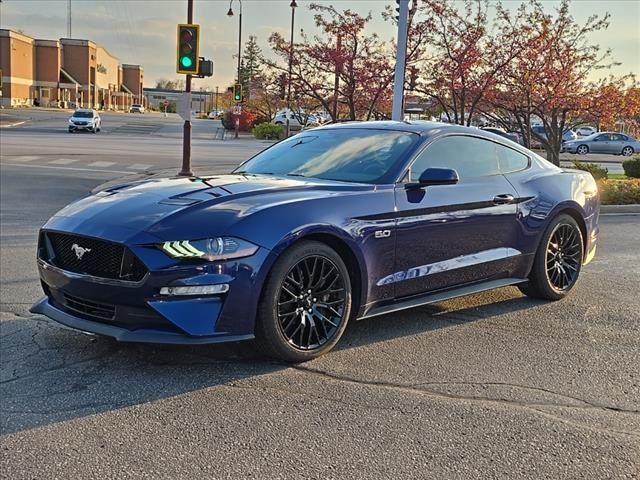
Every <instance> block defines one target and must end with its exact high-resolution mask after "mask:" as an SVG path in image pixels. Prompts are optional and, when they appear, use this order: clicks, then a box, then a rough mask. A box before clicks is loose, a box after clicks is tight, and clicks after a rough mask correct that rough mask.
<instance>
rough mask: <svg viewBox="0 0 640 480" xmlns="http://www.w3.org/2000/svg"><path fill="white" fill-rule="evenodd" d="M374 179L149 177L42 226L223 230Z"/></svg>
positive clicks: (138, 233) (134, 233) (122, 234)
mask: <svg viewBox="0 0 640 480" xmlns="http://www.w3.org/2000/svg"><path fill="white" fill-rule="evenodd" d="M373 188H374V186H372V185H363V184H350V183H344V182H332V181H324V180H318V179H304V178H302V179H297V178H295V179H294V178H289V177H275V176H269V175H257V176H253V175H216V176H210V177H177V178H159V179H158V178H151V179H146V180H137V181H132V182H125V183H121V184H116V185H111V186H109V187H107V188H106V189H104V190H99V191H96V192H94V193H93V194H92V195H90V196H88V197H85V198H83V199H81V200H78V201H76V202H74V203H72V204H70V205H68V206H67V207H65V208H63V209H62V210H60V211H59V212H58V213H56V215H55V216H54V217H52V218H51V220H49V222H47V224H46V225H45V227H44V228H46V229H51V230H60V231H71V232H74V233H77V234H80V235H87V236H95V237H99V238H105V239H108V240H112V241H117V242H133V243H147V242H156V241H166V240H180V239H193V238H205V237H210V236H216V235H224V234H225V231H226V230H227V229H228V228H229V227H230V226H231V225H232V224H233V223H234V222H236V221H238V220H239V219H242V218H243V217H245V216H247V215H251V214H252V213H255V212H257V211H260V210H262V209H265V208H269V207H272V206H275V205H281V204H283V203H290V202H300V201H305V200H307V199H316V198H319V197H326V196H329V195H343V194H344V193H345V191H349V190H370V189H373Z"/></svg>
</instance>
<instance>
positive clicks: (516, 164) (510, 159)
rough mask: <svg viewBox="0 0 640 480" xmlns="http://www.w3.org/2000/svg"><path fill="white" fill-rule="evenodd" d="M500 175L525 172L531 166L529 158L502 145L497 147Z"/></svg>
mask: <svg viewBox="0 0 640 480" xmlns="http://www.w3.org/2000/svg"><path fill="white" fill-rule="evenodd" d="M496 150H497V151H498V163H499V165H500V173H512V172H517V171H518V170H524V169H525V168H527V167H528V166H529V157H527V156H526V155H525V154H524V153H520V152H518V151H517V150H514V149H513V148H509V147H503V146H502V145H496Z"/></svg>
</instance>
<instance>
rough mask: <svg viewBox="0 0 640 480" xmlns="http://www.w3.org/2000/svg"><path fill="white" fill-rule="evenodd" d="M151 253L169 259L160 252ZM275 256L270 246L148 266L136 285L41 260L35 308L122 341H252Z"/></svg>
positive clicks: (75, 327)
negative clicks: (188, 290) (182, 291)
mask: <svg viewBox="0 0 640 480" xmlns="http://www.w3.org/2000/svg"><path fill="white" fill-rule="evenodd" d="M150 254H151V257H153V256H158V255H160V256H161V257H162V258H166V256H165V255H164V254H163V253H161V252H160V251H159V250H157V251H154V250H151V251H150ZM270 255H271V252H270V251H269V250H267V249H259V250H258V252H256V254H254V255H253V256H251V257H246V258H242V259H237V260H230V261H224V262H211V263H210V264H187V265H180V264H179V265H174V266H173V267H164V268H160V269H158V270H155V269H150V270H149V271H148V273H147V274H146V275H145V276H144V278H142V280H140V281H136V282H133V281H120V280H111V279H104V278H97V277H92V276H89V275H84V274H77V273H73V272H69V271H65V270H62V269H60V268H58V267H56V266H53V265H51V264H50V263H48V262H46V261H44V260H42V259H39V260H38V270H39V274H40V280H41V283H42V287H43V290H44V293H45V295H46V297H45V298H43V299H41V300H40V301H38V302H37V303H36V304H35V305H34V306H33V307H32V310H31V311H32V312H33V313H40V314H42V315H46V316H47V317H49V318H50V319H52V320H54V321H56V322H58V323H61V324H63V325H65V326H67V327H71V328H74V329H77V330H81V331H84V332H89V333H94V334H98V335H106V336H110V337H113V338H115V339H116V340H118V341H122V342H144V343H173V344H206V343H221V342H237V341H242V340H250V339H252V338H254V327H255V316H256V309H257V304H258V301H259V296H260V291H261V288H262V282H263V281H264V276H265V274H264V273H263V272H265V271H266V269H265V268H262V267H264V266H265V265H266V263H267V259H269V261H271V260H270V259H271V257H270ZM143 256H144V255H143ZM147 260H148V258H147ZM153 263H154V262H151V264H153ZM148 265H149V264H148ZM223 283H224V284H229V285H230V288H229V291H228V292H226V293H224V294H217V295H203V296H167V295H161V294H160V290H161V289H162V288H163V287H177V286H199V285H215V284H223Z"/></svg>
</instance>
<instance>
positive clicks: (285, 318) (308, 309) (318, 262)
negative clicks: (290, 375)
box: [277, 255, 346, 350]
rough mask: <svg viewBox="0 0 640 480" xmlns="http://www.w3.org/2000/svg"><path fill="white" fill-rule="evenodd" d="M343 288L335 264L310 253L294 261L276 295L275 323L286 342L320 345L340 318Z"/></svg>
mask: <svg viewBox="0 0 640 480" xmlns="http://www.w3.org/2000/svg"><path fill="white" fill-rule="evenodd" d="M345 294H346V290H345V285H344V278H342V275H341V274H340V272H339V270H338V267H337V266H336V265H335V264H334V263H333V262H332V261H331V260H330V259H329V258H327V257H324V256H321V255H311V256H308V257H305V258H304V259H302V260H300V261H299V262H298V263H296V264H295V265H294V266H293V267H292V268H291V270H289V273H288V274H287V276H286V277H285V279H284V281H283V282H282V284H281V286H280V292H279V295H278V307H277V315H278V324H279V327H280V330H281V332H282V334H283V335H284V337H285V338H286V339H287V341H288V342H289V343H290V344H291V345H292V346H293V347H294V348H297V349H300V350H314V349H317V348H320V347H322V345H324V344H325V343H327V342H328V341H329V340H331V338H333V336H334V335H335V334H336V332H337V331H338V328H339V327H340V324H341V323H342V321H343V320H344V313H345V308H344V307H345V302H346V298H345Z"/></svg>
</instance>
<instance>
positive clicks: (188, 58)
mask: <svg viewBox="0 0 640 480" xmlns="http://www.w3.org/2000/svg"><path fill="white" fill-rule="evenodd" d="M199 32H200V27H199V25H196V24H191V23H189V24H179V25H178V38H177V40H178V43H177V56H176V61H177V63H176V72H178V73H185V74H187V75H198V70H199V61H198V59H199V58H198V55H199V48H198V47H199Z"/></svg>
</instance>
